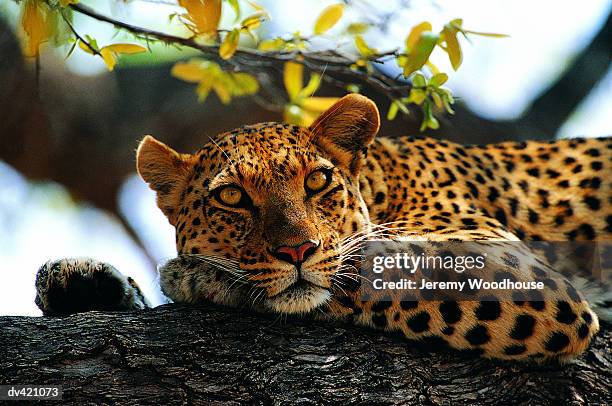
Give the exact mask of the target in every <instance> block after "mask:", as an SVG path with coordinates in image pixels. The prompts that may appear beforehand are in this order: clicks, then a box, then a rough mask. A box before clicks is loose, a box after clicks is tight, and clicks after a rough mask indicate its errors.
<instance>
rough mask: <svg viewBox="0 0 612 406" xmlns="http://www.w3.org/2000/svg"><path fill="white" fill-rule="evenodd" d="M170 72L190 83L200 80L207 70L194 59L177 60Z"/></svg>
mask: <svg viewBox="0 0 612 406" xmlns="http://www.w3.org/2000/svg"><path fill="white" fill-rule="evenodd" d="M170 73H171V75H172V76H174V77H175V78H178V79H181V80H184V81H185V82H191V83H198V82H201V81H203V80H204V79H205V78H206V77H207V76H208V71H207V70H206V69H203V68H202V66H201V64H200V63H198V62H194V61H190V62H177V63H175V64H174V66H173V67H172V70H171V71H170Z"/></svg>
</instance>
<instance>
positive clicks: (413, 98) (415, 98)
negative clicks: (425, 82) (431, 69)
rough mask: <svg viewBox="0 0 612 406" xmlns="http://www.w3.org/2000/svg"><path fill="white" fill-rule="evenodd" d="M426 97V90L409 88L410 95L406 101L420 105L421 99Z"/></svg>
mask: <svg viewBox="0 0 612 406" xmlns="http://www.w3.org/2000/svg"><path fill="white" fill-rule="evenodd" d="M425 99H427V92H426V91H425V90H423V89H415V88H412V89H410V96H408V100H407V103H414V104H418V105H421V104H423V101H425Z"/></svg>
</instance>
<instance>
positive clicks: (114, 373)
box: [0, 305, 612, 405]
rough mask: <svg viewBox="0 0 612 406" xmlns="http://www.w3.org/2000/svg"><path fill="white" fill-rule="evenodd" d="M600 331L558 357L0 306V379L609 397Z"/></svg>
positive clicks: (348, 398)
mask: <svg viewBox="0 0 612 406" xmlns="http://www.w3.org/2000/svg"><path fill="white" fill-rule="evenodd" d="M611 339H612V333H611V332H610V331H609V330H604V331H602V333H600V335H599V337H598V338H597V339H596V340H595V342H594V344H593V346H592V347H591V349H590V350H589V351H588V352H587V353H586V354H585V355H583V356H582V357H581V358H580V359H579V360H578V361H577V362H576V363H574V364H571V365H566V366H558V365H557V366H555V365H549V366H533V365H520V364H506V363H499V362H491V361H487V360H483V359H473V358H463V357H460V356H458V355H456V354H453V353H428V352H424V351H422V350H419V349H414V348H413V347H414V346H415V345H414V344H411V343H407V342H406V341H404V340H403V339H399V338H397V339H396V338H391V337H385V336H383V335H382V334H381V333H378V332H374V331H368V330H363V329H359V328H355V327H352V326H344V325H335V324H325V323H322V322H319V323H316V324H315V323H312V322H309V321H304V320H302V321H299V320H291V321H279V320H278V319H276V320H273V319H270V318H267V317H264V316H259V315H252V314H246V313H238V312H237V311H234V310H229V309H224V308H219V307H211V306H202V307H186V306H178V305H166V306H162V307H159V308H156V309H153V310H149V311H143V312H138V313H100V312H92V313H85V314H80V315H75V316H70V317H65V318H44V317H43V318H31V317H0V345H1V348H2V350H3V351H2V353H3V355H2V357H0V381H1V382H2V383H9V384H10V383H15V384H17V383H20V384H25V383H32V384H34V383H38V384H43V383H45V384H51V383H54V384H60V385H63V388H64V399H63V401H62V403H63V404H85V403H90V402H95V403H97V404H99V403H100V402H104V403H107V404H112V403H116V402H117V403H121V404H145V403H146V404H185V403H189V404H206V405H208V404H220V403H229V404H239V403H247V404H311V403H328V404H355V405H356V404H364V405H365V404H410V405H447V404H454V405H461V404H466V405H468V404H469V405H493V404H514V405H540V404H551V405H559V404H572V405H583V404H598V405H599V404H602V405H603V404H609V403H610V402H611V401H612V399H611V398H610V393H611V392H612V384H611V381H610V380H611V376H610V368H611V365H612V352H611V350H612V340H611Z"/></svg>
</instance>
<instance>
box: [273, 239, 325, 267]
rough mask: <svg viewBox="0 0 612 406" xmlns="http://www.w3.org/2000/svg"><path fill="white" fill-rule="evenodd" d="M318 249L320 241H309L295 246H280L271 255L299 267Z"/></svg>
mask: <svg viewBox="0 0 612 406" xmlns="http://www.w3.org/2000/svg"><path fill="white" fill-rule="evenodd" d="M318 247H319V241H314V240H309V241H304V242H302V243H300V244H298V245H294V246H289V245H281V246H278V247H276V248H275V249H274V250H272V251H271V253H272V255H274V256H275V257H276V258H278V259H280V260H281V261H285V262H289V263H290V264H293V265H295V266H298V265H300V264H302V263H303V262H304V261H306V260H307V259H308V258H309V257H310V256H311V255H312V254H314V253H315V251H316V250H317V248H318Z"/></svg>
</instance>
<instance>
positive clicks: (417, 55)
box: [404, 32, 439, 76]
mask: <svg viewBox="0 0 612 406" xmlns="http://www.w3.org/2000/svg"><path fill="white" fill-rule="evenodd" d="M438 38H439V36H438V35H437V34H434V33H433V32H423V33H422V34H421V36H420V37H419V40H418V42H417V43H416V45H415V46H414V48H413V49H411V50H410V52H409V54H408V61H407V63H406V65H404V76H409V75H410V74H411V73H412V72H414V71H416V70H418V69H421V68H422V67H423V65H425V63H426V62H427V60H428V59H429V56H430V55H431V53H432V52H433V50H434V47H435V46H436V44H437V43H438Z"/></svg>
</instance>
